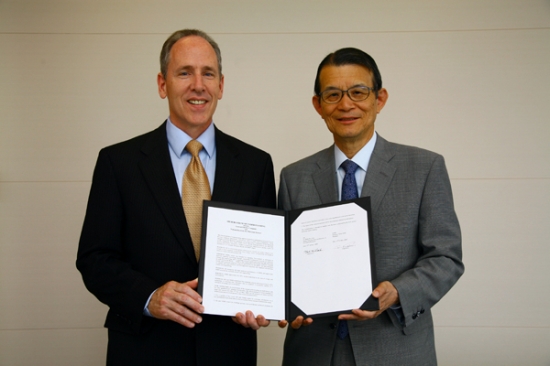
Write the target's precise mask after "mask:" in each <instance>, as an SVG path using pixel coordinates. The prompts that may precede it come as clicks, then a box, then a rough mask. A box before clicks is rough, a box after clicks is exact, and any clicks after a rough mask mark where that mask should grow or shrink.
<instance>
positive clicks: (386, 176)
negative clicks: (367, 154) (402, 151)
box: [361, 135, 395, 212]
mask: <svg viewBox="0 0 550 366" xmlns="http://www.w3.org/2000/svg"><path fill="white" fill-rule="evenodd" d="M394 155H395V154H394V152H393V151H392V150H391V148H390V146H389V144H388V142H387V141H386V140H385V139H383V138H382V137H381V136H380V135H378V138H377V141H376V146H375V147H374V150H373V152H372V156H371V159H370V162H369V167H368V169H367V175H366V177H365V182H364V183H363V189H362V191H361V197H366V196H370V197H371V207H372V211H373V212H376V210H377V209H378V206H379V205H380V202H381V201H382V199H383V198H384V195H385V194H386V192H387V190H388V188H389V186H390V183H391V181H392V179H393V176H394V174H395V167H393V166H392V165H390V164H389V162H390V160H391V159H392V158H393V156H394Z"/></svg>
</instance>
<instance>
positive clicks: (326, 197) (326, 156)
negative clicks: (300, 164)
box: [312, 145, 338, 203]
mask: <svg viewBox="0 0 550 366" xmlns="http://www.w3.org/2000/svg"><path fill="white" fill-rule="evenodd" d="M317 166H318V167H319V170H318V171H317V172H315V173H313V175H312V179H313V183H314V184H315V188H316V189H317V193H318V194H319V197H320V198H321V202H322V203H331V202H334V201H338V184H337V182H336V176H335V172H336V168H335V167H334V145H333V146H331V147H329V148H328V149H326V150H325V151H324V152H323V153H322V154H321V156H320V157H319V160H317Z"/></svg>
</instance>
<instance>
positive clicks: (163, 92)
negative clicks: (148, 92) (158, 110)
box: [157, 72, 166, 99]
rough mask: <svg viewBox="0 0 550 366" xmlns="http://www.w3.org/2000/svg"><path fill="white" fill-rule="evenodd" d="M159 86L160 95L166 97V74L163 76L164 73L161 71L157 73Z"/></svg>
mask: <svg viewBox="0 0 550 366" xmlns="http://www.w3.org/2000/svg"><path fill="white" fill-rule="evenodd" d="M157 86H158V92H159V96H160V97H161V98H162V99H164V98H166V80H165V79H164V76H162V73H160V72H159V73H158V75H157Z"/></svg>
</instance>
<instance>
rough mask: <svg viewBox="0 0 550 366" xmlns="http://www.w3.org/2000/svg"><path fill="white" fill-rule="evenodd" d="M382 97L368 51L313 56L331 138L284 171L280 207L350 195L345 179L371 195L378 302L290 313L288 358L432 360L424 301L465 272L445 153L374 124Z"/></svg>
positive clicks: (317, 102)
mask: <svg viewBox="0 0 550 366" xmlns="http://www.w3.org/2000/svg"><path fill="white" fill-rule="evenodd" d="M387 99H388V92H387V91H386V89H384V88H382V78H381V76H380V72H379V70H378V67H377V65H376V63H375V61H374V60H373V59H372V58H371V57H370V56H369V55H368V54H366V53H365V52H363V51H361V50H358V49H355V48H344V49H340V50H338V51H336V52H334V53H331V54H329V55H328V56H327V57H326V58H325V59H324V60H323V61H322V62H321V64H320V65H319V68H318V70H317V77H316V80H315V95H314V96H313V106H314V108H315V110H316V111H317V112H318V113H319V115H320V116H321V117H322V118H323V119H324V120H325V123H326V125H327V127H328V129H329V130H330V132H332V135H333V137H334V145H333V146H330V147H329V148H327V149H325V150H322V151H320V152H318V153H316V154H314V155H312V156H309V157H307V158H305V159H302V160H300V161H298V162H296V163H294V164H291V165H289V166H287V167H286V168H284V169H283V170H282V172H281V179H280V187H279V208H280V209H284V210H292V209H299V208H303V207H308V206H313V205H319V204H324V203H329V202H334V201H338V200H341V199H348V198H350V197H353V195H352V196H349V191H350V188H349V187H351V191H355V192H356V194H360V196H361V197H363V196H370V197H371V205H372V221H373V238H374V250H375V258H376V274H375V275H376V278H377V279H378V280H379V281H380V283H379V284H378V285H377V286H376V288H375V289H374V291H373V296H374V297H376V298H378V300H379V304H380V310H379V311H363V310H360V309H355V310H353V311H352V313H351V314H341V315H339V316H338V317H323V318H318V319H315V320H312V319H311V318H306V319H304V318H302V317H298V318H296V319H294V320H293V321H292V323H291V326H290V327H289V329H288V331H287V335H286V340H285V345H284V358H283V365H285V366H291V365H316V366H323V365H327V366H328V365H335V366H336V365H346V366H347V365H361V366H362V365H435V364H436V363H437V359H436V354H435V345H434V329H433V321H432V315H431V310H430V309H431V308H432V306H433V305H435V304H436V303H437V302H438V301H439V300H440V299H441V298H442V297H443V295H445V293H447V291H449V289H450V288H451V287H452V286H453V285H454V284H455V283H456V281H457V280H458V278H459V277H460V276H461V275H462V273H463V272H464V265H463V263H462V248H461V236H460V227H459V224H458V219H457V217H456V214H455V211H454V205H453V198H452V192H451V184H450V181H449V176H448V174H447V170H446V168H445V162H444V160H443V157H442V156H441V155H438V154H436V153H433V152H430V151H427V150H423V149H419V148H416V147H410V146H404V145H399V144H395V143H391V142H388V141H386V140H385V139H383V138H382V137H381V136H380V135H378V134H377V133H376V132H375V128H374V122H375V120H376V116H377V114H378V113H380V111H381V110H382V108H383V107H384V105H385V103H386V101H387ZM349 160H351V161H352V162H353V163H351V162H349ZM342 163H344V164H343V165H342ZM348 165H351V166H353V169H351V170H349V171H348V167H347V166H348ZM344 167H345V168H344ZM346 190H347V191H346ZM345 285H346V284H345V283H342V286H345ZM279 325H280V326H285V325H286V321H281V322H280V323H279Z"/></svg>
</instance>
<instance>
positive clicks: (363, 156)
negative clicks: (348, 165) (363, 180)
mask: <svg viewBox="0 0 550 366" xmlns="http://www.w3.org/2000/svg"><path fill="white" fill-rule="evenodd" d="M376 136H377V133H376V132H374V134H373V135H372V138H371V139H370V140H369V142H367V144H366V145H365V146H363V147H362V148H361V150H359V151H358V152H357V154H355V156H354V157H353V158H351V159H350V160H351V161H353V162H354V163H355V164H357V165H359V167H360V168H361V169H363V170H364V171H367V167H368V166H369V162H370V158H371V156H372V152H373V151H374V145H376ZM347 159H348V157H347V156H346V154H344V153H343V152H342V150H340V149H339V148H338V146H336V144H334V162H335V163H336V171H338V169H339V168H340V165H342V163H343V162H344V161H346V160H347Z"/></svg>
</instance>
